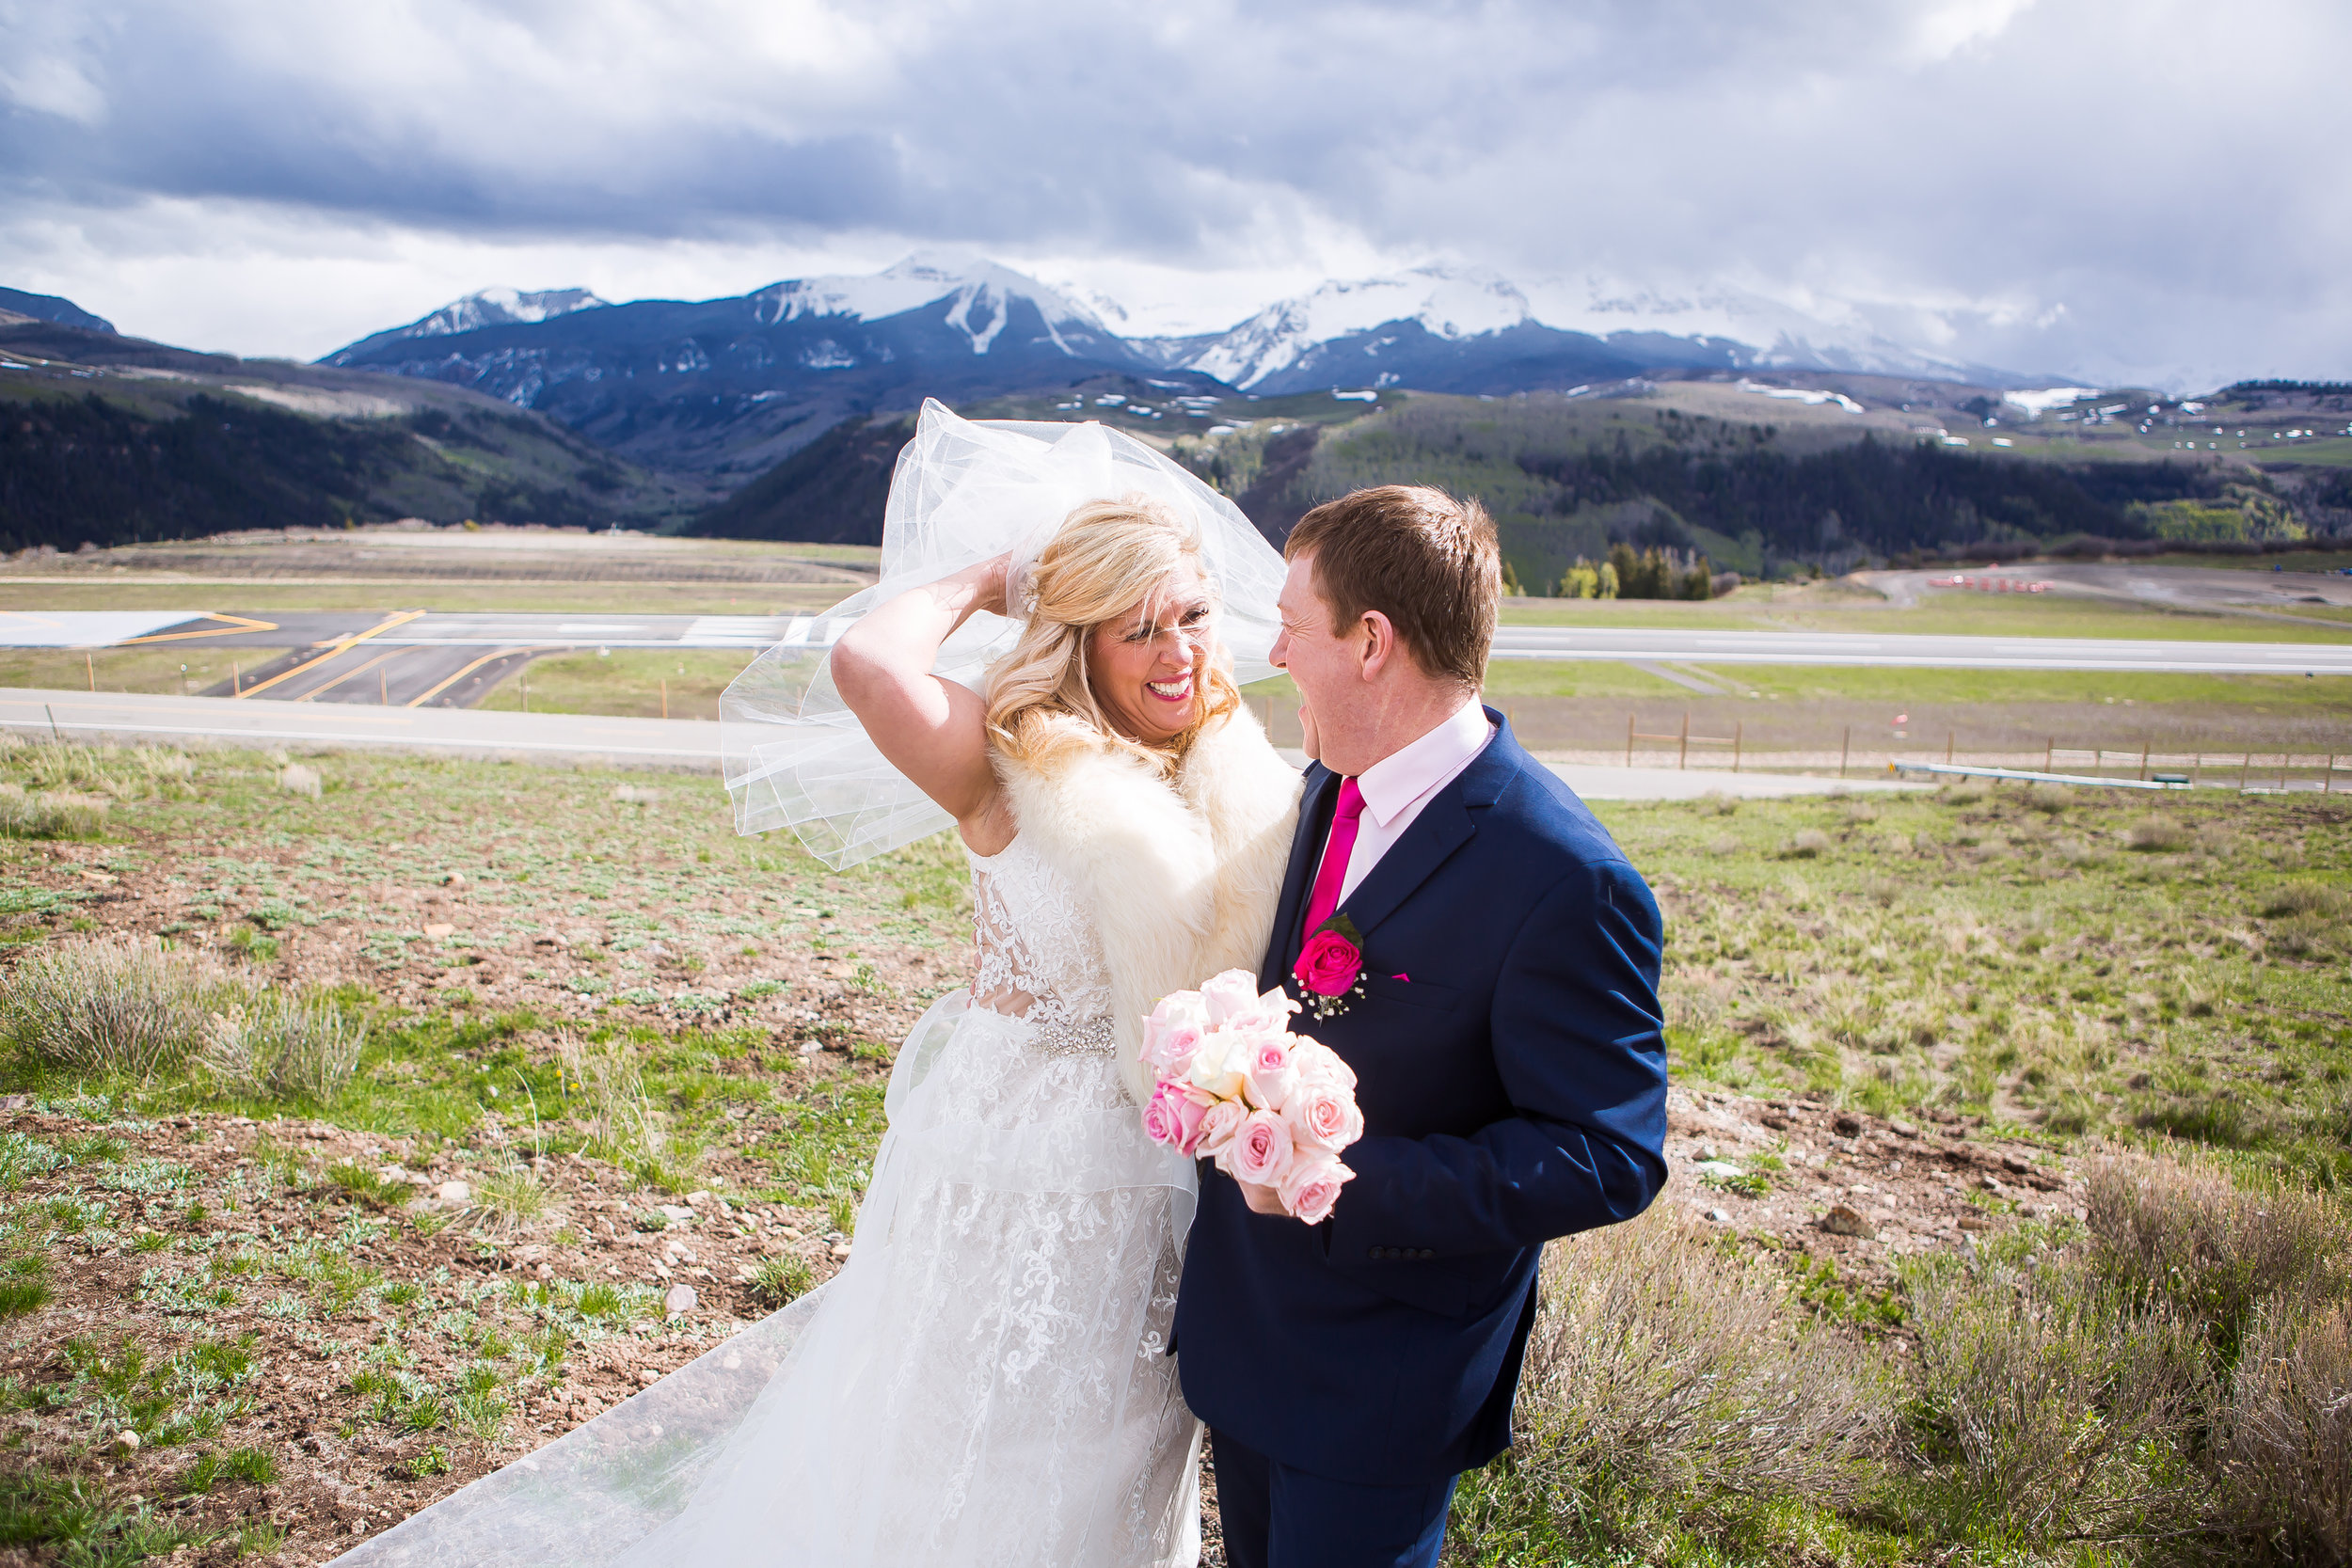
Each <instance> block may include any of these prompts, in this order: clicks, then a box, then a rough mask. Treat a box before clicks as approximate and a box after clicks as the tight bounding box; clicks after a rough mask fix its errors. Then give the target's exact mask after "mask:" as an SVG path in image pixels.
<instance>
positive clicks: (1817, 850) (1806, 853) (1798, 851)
mask: <svg viewBox="0 0 2352 1568" xmlns="http://www.w3.org/2000/svg"><path fill="white" fill-rule="evenodd" d="M1781 852H1782V853H1783V854H1785V855H1787V856H1788V857H1789V858H1790V859H1792V860H1807V861H1809V860H1811V859H1813V858H1814V857H1815V856H1817V855H1823V854H1827V853H1828V852H1829V834H1827V833H1825V832H1821V830H1820V829H1819V828H1807V829H1805V830H1804V831H1803V832H1800V833H1798V834H1797V836H1796V837H1794V838H1792V839H1790V840H1789V841H1788V848H1786V849H1784V850H1783V851H1781Z"/></svg>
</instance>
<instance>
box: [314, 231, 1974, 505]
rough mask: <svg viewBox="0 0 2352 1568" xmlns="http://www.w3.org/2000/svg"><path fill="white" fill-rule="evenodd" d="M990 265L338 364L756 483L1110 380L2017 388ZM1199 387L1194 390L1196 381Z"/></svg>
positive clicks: (463, 322)
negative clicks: (1668, 381) (1670, 373)
mask: <svg viewBox="0 0 2352 1568" xmlns="http://www.w3.org/2000/svg"><path fill="white" fill-rule="evenodd" d="M1081 295H1082V291H1080V290H1077V289H1074V288H1068V287H1056V286H1052V285H1048V284H1045V283H1041V282H1039V281H1038V280H1037V279H1036V278H1033V277H1027V276H1026V275H1025V274H1023V273H1020V272H1016V271H1014V270H1013V269H1012V268H1010V267H1007V266H1004V265H1002V264H1000V263H998V262H995V261H988V260H986V259H984V258H981V257H977V256H971V255H965V254H961V253H957V252H952V251H921V252H917V253H915V254H914V255H912V256H909V257H907V258H906V259H905V260H903V261H899V262H898V264H897V265H895V266H892V267H888V268H885V269H884V270H882V271H881V272H879V273H875V274H872V275H869V276H865V277H849V276H834V277H800V278H788V279H786V280H784V281H782V282H777V283H771V284H769V285H768V286H767V287H765V288H762V289H755V290H754V291H753V292H751V293H747V294H740V295H735V296H732V297H729V298H724V299H709V300H701V301H692V302H690V301H681V300H639V301H636V302H634V303H632V304H625V305H612V304H607V303H606V302H605V301H603V300H601V299H598V298H597V297H596V295H595V294H593V293H589V292H588V291H586V290H584V289H561V290H550V291H548V292H545V293H519V292H516V291H515V290H511V289H494V290H485V291H484V292H483V293H476V294H469V295H468V296H467V297H466V298H464V299H462V300H458V301H456V302H455V303H453V304H452V305H448V306H444V307H443V308H442V309H438V310H436V311H434V312H433V313H432V314H431V315H428V316H425V317H423V318H421V320H418V321H416V322H412V323H410V324H409V325H406V326H403V327H396V328H393V329H391V330H389V331H386V332H379V333H376V334H375V335H374V336H373V337H370V338H367V339H364V340H362V341H359V342H357V343H353V344H352V345H350V346H349V347H347V348H344V349H341V350H338V351H337V352H336V353H334V354H331V355H329V356H327V357H326V361H325V363H327V364H331V365H338V366H348V367H352V368H355V369H366V370H374V371H382V372H390V373H392V374H397V375H410V376H425V377H431V378H433V379H436V380H441V381H450V382H454V383H457V384H460V385H463V386H468V387H472V388H477V389H479V390H482V391H485V392H488V393H491V394H492V395H494V396H497V397H501V398H504V399H506V400H507V401H509V402H511V403H515V404H519V405H522V406H524V407H530V408H536V409H540V410H542V411H543V412H546V413H548V414H551V415H553V416H555V417H556V418H558V419H560V420H564V422H566V423H568V424H570V425H571V426H572V427H573V428H574V429H576V430H579V431H580V433H581V434H582V435H584V436H588V437H590V438H591V439H593V440H596V441H600V442H603V443H605V444H607V445H611V446H613V447H615V448H618V449H619V450H621V451H626V452H628V453H629V454H630V455H632V456H635V457H638V458H640V459H641V460H643V461H645V462H649V463H653V464H655V465H657V466H675V467H696V468H723V469H730V470H734V469H741V468H745V467H752V466H755V465H756V466H765V464H766V463H768V462H772V461H773V460H774V458H775V457H777V456H781V455H783V454H784V453H786V452H788V451H792V450H794V449H796V448H797V447H799V446H800V445H802V444H803V443H805V442H806V441H807V440H809V439H811V438H813V437H814V436H816V435H818V434H819V433H820V432H822V431H823V430H824V429H826V428H827V427H828V426H830V425H831V424H833V423H834V422H836V421H837V420H841V419H843V418H846V417H848V416H850V415H851V414H855V413H860V412H868V411H879V410H883V409H893V408H899V407H911V406H913V404H914V402H916V401H917V400H919V399H920V398H922V397H924V396H933V395H935V396H939V397H943V398H948V399H950V400H955V399H964V400H970V399H976V398H984V397H990V396H996V395H1001V394H1004V393H1008V392H1014V391H1024V390H1037V389H1041V388H1066V387H1069V386H1072V385H1074V384H1075V383H1077V382H1080V381H1083V380H1085V379H1087V378H1089V377H1090V376H1095V375H1101V374H1105V373H1124V374H1130V375H1142V376H1148V377H1153V378H1157V379H1159V380H1161V381H1162V382H1163V384H1168V383H1172V382H1173V381H1176V380H1182V381H1183V382H1184V383H1186V384H1187V385H1189V386H1190V389H1191V390H1193V391H1203V390H1205V391H1208V392H1210V393H1221V392H1225V391H1227V390H1228V389H1230V388H1236V387H1238V388H1242V389H1243V390H1245V391H1248V392H1252V393H1258V394H1262V395H1265V394H1280V393H1290V392H1301V391H1311V390H1319V389H1322V388H1365V387H1388V386H1405V387H1411V388H1420V389H1423V390H1428V391H1442V392H1479V393H1502V392H1511V391H1521V390H1531V389H1535V388H1571V387H1575V386H1579V385H1585V384H1597V383H1601V382H1608V381H1617V380H1623V379H1627V378H1630V377H1634V376H1638V375H1641V374H1643V373H1645V372H1651V371H1659V370H1668V369H1707V370H1743V369H1750V368H1754V367H1759V366H1771V367H1787V368H1789V369H1826V370H1851V371H1871V372H1897V373H1902V374H1911V375H1926V376H1934V377H1937V378H1940V379H1955V380H1956V379H1969V380H1975V381H1979V382H1985V383H1991V384H2003V383H2004V382H2008V381H2013V378H2005V377H2004V376H2003V375H2002V373H2001V372H1988V371H1983V370H1981V369H1979V367H1974V366H1966V365H1962V364H1958V363H1955V362H1953V361H1951V360H1948V359H1943V358H1939V357H1937V356H1933V355H1930V354H1923V353H1920V352H1918V351H1915V350H1913V349H1910V348H1907V347H1905V346H1904V345H1902V344H1901V343H1899V342H1897V341H1893V340H1891V339H1890V338H1888V337H1887V336H1885V335H1884V334H1883V333H1881V332H1879V331H1878V330H1877V329H1876V328H1875V327H1874V326H1873V325H1872V324H1871V323H1870V322H1869V321H1868V320H1867V319H1866V318H1865V317H1864V316H1862V315H1861V314H1860V313H1859V312H1856V311H1852V310H1850V309H1849V310H1843V311H1839V310H1835V309H1833V310H1825V311H1823V312H1822V313H1820V314H1814V313H1810V312H1807V311H1804V310H1800V309H1795V308H1792V307H1789V306H1787V305H1783V304H1780V303H1778V302H1775V301H1772V300H1768V299H1765V298H1762V297H1761V296H1757V295H1752V294H1746V293H1740V292H1738V291H1736V290H1731V289H1711V290H1703V291H1692V292H1687V293H1674V292H1671V291H1643V290H1638V289H1630V288H1626V287H1622V286H1619V285H1617V284H1614V283H1613V282H1611V281H1610V280H1607V279H1604V278H1599V277H1581V278H1570V279H1551V280H1547V281H1544V282H1540V283H1538V284H1535V285H1534V286H1532V287H1528V286H1522V285H1520V284H1518V283H1515V282H1513V281H1512V280H1510V279H1507V278H1503V277H1498V276H1496V275H1494V274H1492V273H1488V272H1482V271H1479V270H1476V269H1472V268H1467V267H1454V266H1447V265H1432V266H1423V267H1416V268H1414V269H1412V270H1410V271H1408V272H1404V273H1400V274H1397V275H1396V276H1393V277H1374V278H1364V279H1359V280H1355V281H1350V282H1338V281H1334V282H1328V283H1325V284H1323V285H1321V286H1320V287H1318V288H1316V289H1314V290H1311V292H1309V293H1304V294H1300V295H1298V296H1296V297H1295V298H1293V299H1287V300H1282V301H1279V303H1277V304H1274V305H1270V306H1267V307H1266V308H1265V309H1263V310H1260V311H1259V312H1257V313H1256V314H1255V315H1253V316H1251V317H1249V318H1248V320H1247V321H1244V322H1242V323H1240V324H1239V325H1236V326H1233V327H1232V328H1230V329H1229V330H1227V331H1223V332H1209V333H1201V334H1198V335H1195V336H1190V337H1140V336H1139V337H1135V338H1129V337H1126V336H1123V335H1122V334H1121V333H1120V331H1119V330H1118V329H1117V328H1116V327H1114V326H1112V325H1106V322H1111V321H1116V322H1120V323H1122V324H1123V323H1124V322H1125V321H1126V320H1127V319H1128V318H1127V316H1126V312H1125V311H1124V310H1122V309H1120V307H1119V306H1118V305H1117V304H1115V303H1113V302H1111V301H1109V300H1107V299H1104V298H1101V297H1100V296H1087V297H1083V298H1082V297H1081ZM1193 383H1197V385H1190V384H1193Z"/></svg>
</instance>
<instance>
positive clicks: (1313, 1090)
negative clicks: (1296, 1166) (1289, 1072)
mask: <svg viewBox="0 0 2352 1568" xmlns="http://www.w3.org/2000/svg"><path fill="white" fill-rule="evenodd" d="M1282 1122H1283V1125H1285V1126H1287V1127H1288V1128H1289V1129H1290V1130H1291V1140H1292V1141H1293V1142H1294V1143H1295V1144H1297V1145H1298V1148H1299V1152H1300V1153H1301V1155H1302V1156H1303V1155H1304V1154H1306V1153H1307V1151H1309V1150H1311V1149H1320V1150H1322V1151H1324V1152H1326V1153H1330V1154H1337V1153H1338V1152H1339V1151H1340V1150H1341V1149H1343V1148H1346V1147H1347V1146H1348V1145H1349V1144H1352V1143H1354V1142H1355V1141H1356V1140H1357V1139H1358V1138H1360V1137H1362V1136H1363V1135H1364V1113H1363V1112H1361V1111H1359V1110H1358V1109H1357V1108H1356V1097H1355V1096H1354V1095H1352V1094H1349V1093H1348V1092H1347V1091H1346V1090H1345V1089H1343V1088H1341V1087H1340V1086H1339V1085H1335V1084H1329V1083H1325V1082H1323V1081H1321V1080H1311V1081H1309V1082H1306V1083H1302V1084H1301V1085H1299V1087H1298V1092H1297V1093H1296V1094H1295V1095H1293V1096H1291V1097H1290V1099H1289V1100H1287V1101H1284V1102H1283V1104H1282Z"/></svg>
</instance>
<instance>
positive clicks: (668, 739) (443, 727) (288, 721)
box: [0, 689, 719, 769]
mask: <svg viewBox="0 0 2352 1568" xmlns="http://www.w3.org/2000/svg"><path fill="white" fill-rule="evenodd" d="M0 725H4V726H6V727H7V728H8V729H11V730H15V731H17V732H19V733H20V734H30V735H35V736H40V735H55V736H57V737H59V738H62V739H66V740H81V741H88V740H93V739H101V738H116V739H121V740H128V741H139V742H145V743H148V744H156V743H165V744H176V743H179V742H183V741H186V740H189V739H194V738H198V737H207V738H213V739H219V740H227V741H232V742H238V741H241V742H244V743H246V744H248V745H266V746H283V745H288V744H294V745H304V746H382V747H390V748H393V749H396V750H405V751H449V752H465V753H468V754H471V755H486V756H499V755H509V754H511V755H515V756H519V757H532V758H557V757H566V758H589V759H597V758H601V759H607V760H611V761H614V762H639V763H657V764H668V765H671V766H689V767H698V768H712V769H715V768H717V767H718V766H719V726H718V725H717V724H715V723H712V722H711V721H708V720H701V719H607V718H599V717H596V716H592V715H578V714H564V713H469V712H466V711H464V710H463V709H458V708H446V707H422V708H407V707H393V708H384V707H372V708H352V707H342V706H339V707H302V706H296V705H288V704H279V703H269V704H263V703H241V702H238V701H236V700H235V699H233V698H228V697H152V696H143V695H140V694H138V693H136V692H129V693H125V692H119V691H118V692H108V691H100V692H96V693H91V692H87V691H41V690H24V689H15V690H0Z"/></svg>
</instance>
